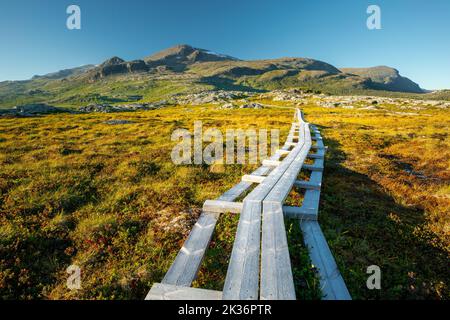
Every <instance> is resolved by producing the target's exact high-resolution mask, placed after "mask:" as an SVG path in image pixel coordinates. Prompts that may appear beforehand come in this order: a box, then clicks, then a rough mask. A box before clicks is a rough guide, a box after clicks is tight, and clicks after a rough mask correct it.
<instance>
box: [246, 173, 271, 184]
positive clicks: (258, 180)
mask: <svg viewBox="0 0 450 320" xmlns="http://www.w3.org/2000/svg"><path fill="white" fill-rule="evenodd" d="M265 178H266V177H263V176H254V175H251V174H246V175H244V176H242V181H245V182H251V183H261V182H263V181H264V179H265Z"/></svg>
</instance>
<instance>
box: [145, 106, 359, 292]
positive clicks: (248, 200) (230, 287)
mask: <svg viewBox="0 0 450 320" xmlns="http://www.w3.org/2000/svg"><path fill="white" fill-rule="evenodd" d="M311 151H314V152H313V153H311ZM307 158H310V159H314V163H313V164H312V165H306V164H304V162H305V160H306V159H307ZM324 158H325V146H324V144H323V141H322V137H321V136H320V132H319V131H318V129H317V128H316V127H315V126H312V125H309V124H308V123H306V122H305V121H304V119H303V115H302V113H301V112H300V110H299V109H296V111H295V115H294V121H293V123H292V126H291V130H290V132H289V135H288V137H287V139H286V142H285V144H284V146H283V147H282V148H281V149H280V150H277V152H276V153H275V154H274V155H273V156H272V157H271V158H270V159H268V160H265V161H263V163H262V166H261V167H260V168H258V169H257V170H256V171H254V172H253V173H251V174H250V175H245V176H243V177H242V181H241V182H240V183H239V184H237V185H236V186H234V187H233V188H232V189H230V190H228V191H227V192H225V193H224V194H223V195H222V196H221V197H219V198H218V199H216V200H208V201H206V202H205V203H204V205H203V210H202V214H201V215H200V218H199V220H198V221H197V223H196V224H195V225H194V227H193V229H192V231H191V233H190V235H189V237H188V239H187V240H186V242H185V243H184V245H183V247H182V248H181V250H180V251H179V253H178V255H177V257H176V258H175V261H174V262H173V264H172V266H171V267H170V269H169V270H168V272H167V273H166V275H165V277H164V279H163V280H162V281H161V283H156V284H154V285H153V287H152V288H151V290H150V292H149V293H148V295H147V297H146V299H147V300H161V299H163V300H216V299H224V300H257V299H261V300H295V299H296V296H295V288H294V280H293V275H292V269H291V262H290V256H289V250H288V243H287V236H286V230H285V227H284V218H285V217H289V218H294V219H298V221H299V224H300V227H301V230H302V232H303V237H304V242H305V245H306V246H307V248H308V251H309V254H310V258H311V261H312V263H313V264H314V266H316V267H317V269H318V273H319V276H320V284H321V290H322V293H323V296H324V298H323V299H327V300H349V299H351V297H350V294H349V292H348V290H347V287H346V286H345V283H344V280H343V278H342V276H341V274H340V272H339V269H338V267H337V265H336V262H335V260H334V257H333V255H332V253H331V251H330V248H329V247H328V244H327V242H326V239H325V237H324V235H323V233H322V231H321V229H320V226H319V223H318V212H319V200H320V189H321V183H322V172H323V169H324ZM302 169H303V170H307V171H310V172H311V176H310V179H309V180H308V181H299V180H297V177H298V175H299V173H300V171H301V170H302ZM255 184H256V187H255V188H254V189H253V190H252V191H251V192H250V193H249V194H248V195H247V196H246V197H245V198H244V200H243V201H242V202H235V200H236V199H238V198H239V197H240V196H241V195H242V194H244V193H245V192H248V191H249V190H250V189H251V188H252V187H254V186H255ZM294 186H295V187H297V188H302V189H305V196H304V200H303V203H302V206H301V207H289V206H284V202H285V200H286V198H287V196H288V194H289V192H290V191H291V190H292V188H293V187H294ZM228 213H239V214H240V219H239V224H238V228H237V232H236V238H235V241H234V245H233V251H232V253H231V258H230V262H229V265H228V271H227V275H226V278H225V285H224V288H223V290H222V291H213V290H204V289H197V288H191V285H192V282H193V281H194V280H195V278H196V276H197V273H198V270H199V268H200V265H201V262H202V260H203V257H204V255H205V253H206V250H207V248H208V246H209V243H210V241H211V238H212V235H213V232H214V229H215V227H216V223H217V220H218V218H219V215H220V214H228Z"/></svg>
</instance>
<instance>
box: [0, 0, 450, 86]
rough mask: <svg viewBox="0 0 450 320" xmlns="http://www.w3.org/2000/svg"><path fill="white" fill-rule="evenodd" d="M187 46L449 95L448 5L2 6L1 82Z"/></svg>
mask: <svg viewBox="0 0 450 320" xmlns="http://www.w3.org/2000/svg"><path fill="white" fill-rule="evenodd" d="M70 4H77V5H79V6H80V7H81V11H82V29H81V30H72V31H70V30H68V29H67V28H66V19H67V17H68V15H67V14H66V8H67V7H68V6H69V5H70ZM370 4H376V5H379V6H380V7H381V10H382V30H372V31H371V30H368V29H367V27H366V19H367V17H368V15H367V13H366V9H367V7H368V6H369V5H370ZM181 43H185V44H190V45H193V46H195V47H200V48H204V49H209V50H212V51H215V52H220V53H225V54H229V55H232V56H235V57H238V58H241V59H263V58H277V57H285V56H296V57H310V58H314V59H319V60H323V61H326V62H328V63H331V64H333V65H335V66H337V67H368V66H377V65H388V66H392V67H395V68H397V69H398V70H399V71H400V72H401V74H402V75H404V76H407V77H409V78H411V79H412V80H414V81H416V82H418V83H419V84H420V85H421V86H422V87H423V88H426V89H443V88H450V1H449V0H428V1H424V0H372V1H366V0H341V1H334V0H315V1H312V0H311V1H307V0H70V1H66V0H1V1H0V44H1V45H0V81H3V80H18V79H27V78H30V77H31V76H33V75H35V74H45V73H49V72H53V71H57V70H60V69H64V68H69V67H76V66H80V65H84V64H98V63H100V62H102V61H103V60H106V59H107V58H109V57H111V56H119V57H121V58H123V59H126V60H131V59H138V58H142V57H145V56H147V55H149V54H151V53H154V52H156V51H159V50H161V49H165V48H167V47H170V46H173V45H176V44H181Z"/></svg>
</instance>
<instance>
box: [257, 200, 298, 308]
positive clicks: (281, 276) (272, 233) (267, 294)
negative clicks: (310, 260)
mask: <svg viewBox="0 0 450 320" xmlns="http://www.w3.org/2000/svg"><path fill="white" fill-rule="evenodd" d="M262 233H263V237H262V247H261V250H262V251H261V292H260V298H261V300H295V287H294V280H293V276H292V268H291V261H290V256H289V248H288V243H287V236H286V230H285V227H284V216H283V210H282V206H281V205H280V203H270V202H264V204H263V224H262Z"/></svg>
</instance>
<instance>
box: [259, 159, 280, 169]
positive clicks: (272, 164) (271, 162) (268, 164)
mask: <svg viewBox="0 0 450 320" xmlns="http://www.w3.org/2000/svg"><path fill="white" fill-rule="evenodd" d="M262 164H263V166H266V167H277V166H279V165H280V164H281V161H274V160H264V161H263V162H262Z"/></svg>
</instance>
